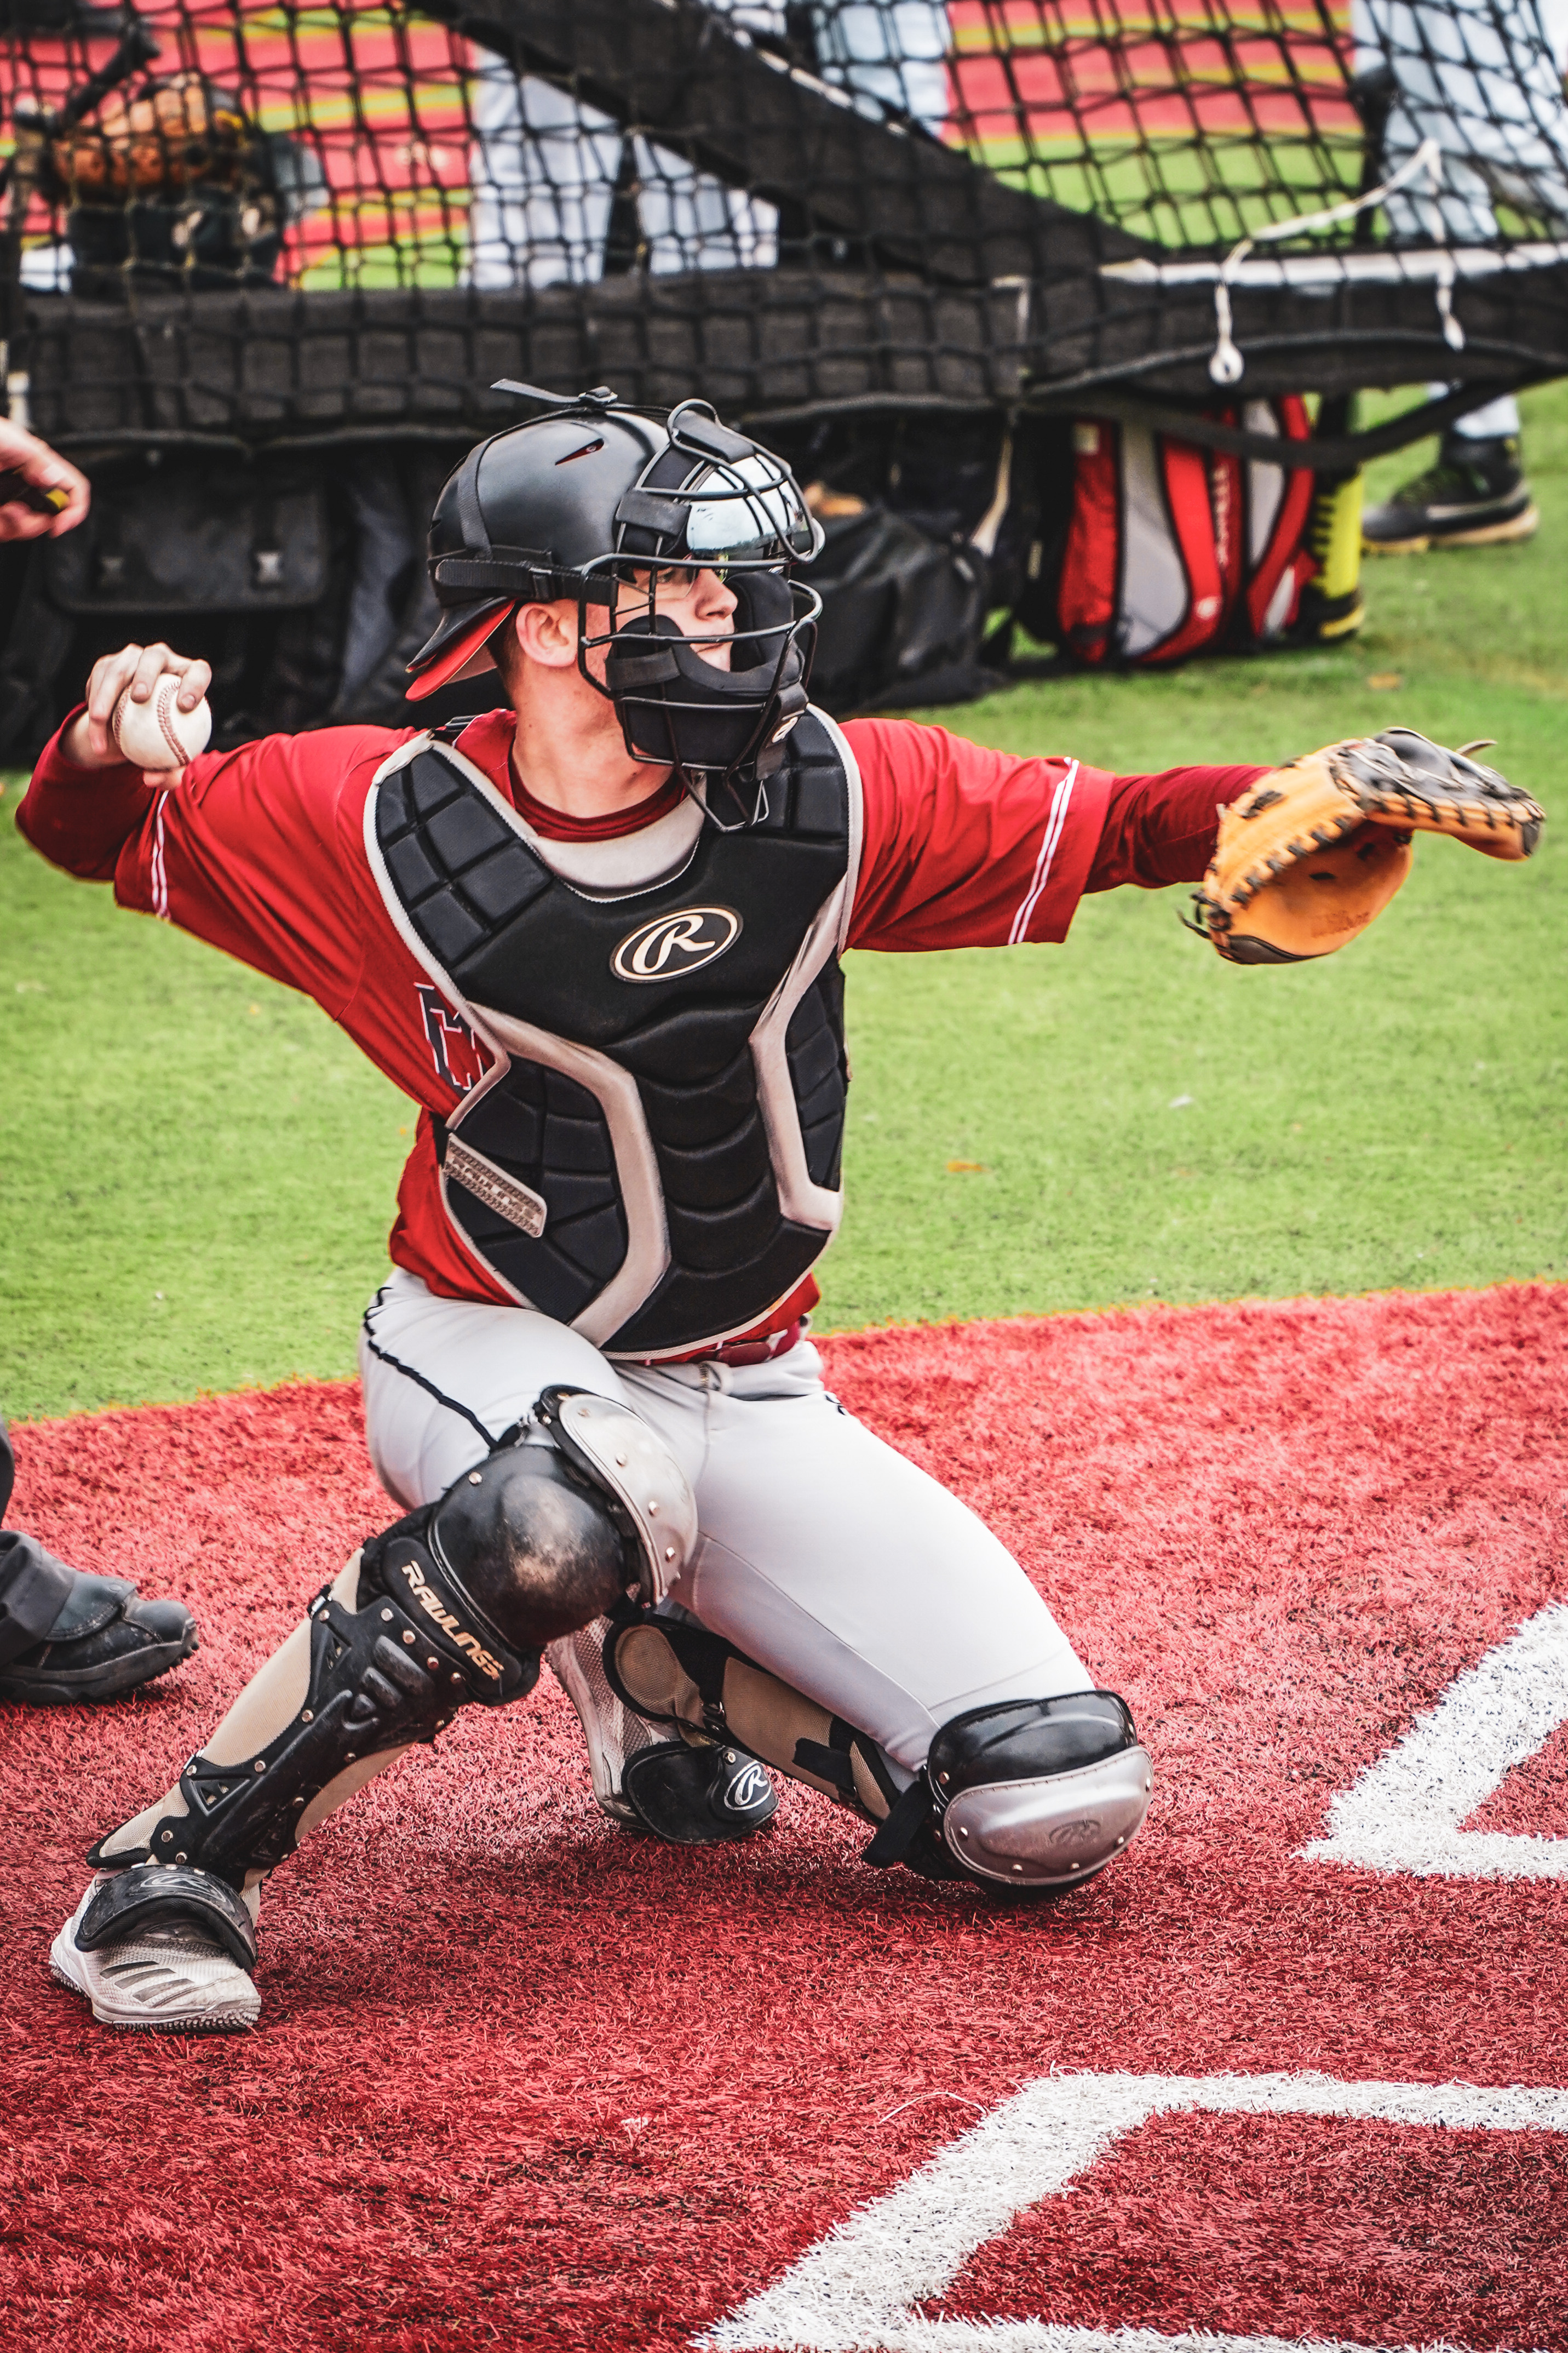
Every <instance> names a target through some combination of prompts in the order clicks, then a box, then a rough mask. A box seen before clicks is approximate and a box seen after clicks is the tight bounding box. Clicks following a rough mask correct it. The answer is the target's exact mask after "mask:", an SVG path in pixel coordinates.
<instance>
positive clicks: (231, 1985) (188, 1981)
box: [49, 1873, 261, 2034]
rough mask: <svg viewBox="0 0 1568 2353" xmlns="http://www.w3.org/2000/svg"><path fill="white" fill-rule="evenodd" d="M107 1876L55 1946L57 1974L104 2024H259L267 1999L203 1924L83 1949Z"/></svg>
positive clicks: (192, 2029) (52, 1956) (159, 2030)
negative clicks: (80, 1932)
mask: <svg viewBox="0 0 1568 2353" xmlns="http://www.w3.org/2000/svg"><path fill="white" fill-rule="evenodd" d="M107 1876H108V1874H107V1873H100V1874H99V1876H98V1877H97V1878H96V1879H94V1880H93V1882H92V1883H91V1885H90V1886H89V1888H88V1891H87V1894H85V1895H84V1896H83V1897H82V1899H81V1902H80V1903H79V1905H77V1907H76V1910H75V1911H74V1912H73V1913H72V1914H71V1916H70V1918H69V1919H68V1921H67V1922H66V1925H65V1926H64V1927H63V1928H62V1929H61V1930H60V1933H59V1935H58V1936H57V1937H56V1938H55V1941H54V1943H53V1944H52V1945H51V1946H50V1947H49V1967H50V1968H51V1969H52V1970H53V1972H54V1974H55V1976H56V1977H57V1978H58V1980H59V1982H60V1984H61V1985H63V1986H68V1987H69V1988H70V1989H71V1991H72V1993H79V1994H81V1995H82V1996H83V1997H84V1999H85V2000H88V2001H89V2002H91V2004H92V2014H93V2016H94V2018H96V2019H97V2020H98V2021H99V2023H100V2026H120V2027H130V2028H135V2029H140V2030H141V2031H142V2032H143V2033H152V2034H240V2033H243V2032H245V2031H246V2030H247V2028H249V2027H252V2026H254V2025H255V2023H256V2021H257V2020H258V2017H259V2016H260V2014H261V1996H260V1995H259V1994H258V1992H257V1990H256V1988H255V1986H254V1985H253V1984H252V1983H251V1981H250V1979H249V1978H247V1975H246V1973H245V1971H244V1970H243V1969H242V1968H240V1967H239V1964H238V1963H237V1961H234V1960H231V1959H230V1957H229V1956H228V1955H227V1953H226V1952H225V1951H224V1948H223V1947H222V1946H221V1945H220V1944H219V1942H218V1940H217V1938H216V1936H209V1935H208V1934H207V1932H206V1930H205V1928H203V1927H201V1926H199V1925H198V1924H197V1923H196V1922H195V1920H179V1919H174V1920H163V1921H159V1922H155V1923H149V1924H148V1925H147V1926H142V1927H138V1928H136V1929H133V1930H132V1933H131V1934H130V1935H128V1936H123V1937H121V1940H120V1941H119V1943H117V1944H110V1945H100V1946H98V1947H96V1948H95V1949H94V1950H93V1951H91V1952H88V1953H84V1952H83V1951H82V1950H81V1948H80V1947H79V1945H78V1943H77V1940H76V1932H77V1928H78V1926H79V1924H80V1922H81V1918H82V1915H83V1914H84V1913H85V1912H86V1910H87V1908H88V1905H89V1904H90V1903H91V1902H92V1899H93V1897H94V1896H95V1895H96V1894H98V1891H99V1889H100V1887H101V1886H102V1885H103V1883H104V1880H105V1878H106V1877H107Z"/></svg>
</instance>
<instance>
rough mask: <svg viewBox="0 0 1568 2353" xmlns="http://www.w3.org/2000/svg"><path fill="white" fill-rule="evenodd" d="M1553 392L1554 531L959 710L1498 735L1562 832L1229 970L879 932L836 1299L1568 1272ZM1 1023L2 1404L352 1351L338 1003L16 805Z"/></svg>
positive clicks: (1167, 899) (1565, 734) (1070, 720)
mask: <svg viewBox="0 0 1568 2353" xmlns="http://www.w3.org/2000/svg"><path fill="white" fill-rule="evenodd" d="M1526 408H1527V416H1528V427H1527V454H1528V458H1529V462H1530V468H1531V476H1532V479H1533V480H1534V482H1535V485H1536V489H1537V492H1538V495H1539V498H1540V503H1541V506H1542V513H1543V517H1544V521H1543V525H1542V533H1541V535H1540V537H1539V538H1538V539H1537V540H1536V541H1535V543H1533V544H1532V545H1531V546H1530V547H1527V548H1523V549H1509V550H1490V551H1479V552H1475V553H1470V554H1447V555H1439V556H1433V557H1427V558H1417V559H1408V558H1407V559H1389V558H1384V559H1383V560H1381V561H1379V562H1376V563H1373V564H1371V565H1369V566H1368V569H1367V577H1366V587H1367V595H1368V601H1369V605H1370V607H1371V621H1370V625H1369V627H1368V628H1367V630H1366V632H1365V633H1364V635H1363V637H1362V638H1361V639H1360V641H1359V642H1358V643H1356V644H1354V645H1352V646H1348V647H1345V648H1343V649H1339V650H1336V651H1333V652H1317V653H1310V654H1305V655H1293V656H1292V655H1282V656H1275V657H1271V658H1268V659H1260V660H1256V661H1223V662H1201V663H1194V665H1192V666H1191V667H1190V668H1189V669H1187V670H1181V671H1178V672H1176V673H1174V674H1173V675H1170V676H1164V677H1157V676H1147V677H1133V678H1083V679H1073V680H1068V681H1047V682H1044V683H1041V684H1038V685H1032V686H1020V687H1017V688H1015V689H1014V690H1012V691H1009V692H1008V693H1006V694H1005V695H999V696H997V697H995V698H994V699H993V700H992V701H990V702H984V703H981V704H976V705H973V706H971V707H970V708H968V709H967V710H965V711H963V712H957V713H954V714H952V722H953V724H954V725H955V726H957V727H959V728H960V729H962V730H963V732H964V733H969V734H973V735H974V736H976V737H978V738H981V739H983V740H984V741H986V742H988V743H993V744H1000V745H1003V746H1005V747H1006V748H1008V749H1010V750H1016V751H1046V750H1062V751H1068V752H1071V753H1074V754H1078V755H1079V757H1080V758H1083V759H1085V760H1088V761H1091V762H1095V763H1098V764H1102V765H1109V766H1116V767H1120V768H1122V769H1137V768H1147V767H1157V766H1162V765H1168V764H1171V763H1174V762H1176V761H1182V760H1215V761H1224V760H1244V759H1253V760H1258V761H1269V760H1274V759H1277V758H1281V757H1285V756H1287V755H1289V754H1291V753H1293V752H1298V751H1300V750H1304V749H1307V748H1310V746H1312V745H1314V744H1321V743H1323V742H1326V741H1329V740H1331V738H1333V737H1334V736H1336V735H1342V734H1349V733H1357V732H1364V731H1369V730H1374V729H1376V728H1378V727H1381V726H1386V725H1388V724H1390V723H1392V722H1394V720H1396V719H1398V720H1402V721H1406V722H1408V723H1412V724H1414V725H1416V726H1418V727H1421V728H1424V729H1425V730H1426V731H1427V732H1428V733H1432V734H1434V735H1436V736H1437V737H1438V738H1439V739H1441V740H1446V741H1447V742H1449V743H1462V742H1464V741H1466V740H1467V739H1468V738H1470V737H1473V736H1478V735H1496V736H1497V737H1498V738H1499V739H1500V743H1499V748H1498V751H1497V752H1496V754H1494V755H1493V756H1494V757H1495V758H1496V759H1497V761H1498V762H1499V763H1500V765H1501V766H1502V767H1503V769H1504V770H1505V772H1506V773H1507V774H1509V775H1510V776H1513V777H1514V778H1515V779H1516V780H1517V781H1518V782H1520V783H1521V784H1523V785H1526V786H1529V787H1530V788H1531V790H1533V791H1535V792H1537V793H1539V795H1540V796H1541V797H1542V799H1543V800H1544V801H1545V802H1546V804H1547V807H1548V808H1549V810H1553V811H1556V812H1557V813H1558V826H1557V830H1556V831H1555V832H1553V831H1552V829H1551V828H1549V829H1548V834H1547V839H1546V845H1545V847H1544V848H1543V849H1542V852H1541V854H1540V855H1539V856H1538V858H1537V859H1536V860H1534V861H1533V863H1532V864H1531V865H1530V866H1528V867H1524V868H1507V867H1499V866H1494V865H1492V864H1491V863H1490V862H1489V861H1488V860H1483V859H1480V858H1478V857H1475V856H1472V855H1470V854H1468V853H1467V852H1466V851H1464V850H1462V849H1459V848H1458V847H1457V846H1455V845H1454V844H1451V843H1447V842H1442V841H1423V842H1421V843H1419V844H1418V846H1417V865H1416V871H1415V876H1414V878H1413V880H1412V881H1411V882H1410V884H1409V885H1408V887H1407V888H1406V890H1405V892H1404V893H1403V894H1402V896H1401V897H1400V899H1399V900H1398V901H1397V902H1395V904H1394V907H1393V908H1392V909H1391V910H1390V911H1389V913H1387V914H1386V915H1385V916H1384V919H1383V920H1382V921H1381V922H1380V923H1378V924H1377V925H1376V927H1375V928H1374V930H1373V932H1372V933H1370V934H1368V935H1367V937H1366V938H1364V939H1363V940H1362V941H1361V942H1359V943H1358V944H1356V945H1355V946H1353V947H1352V948H1350V949H1348V950H1346V951H1345V952H1344V953H1342V955H1337V956H1334V957H1331V958H1330V959H1328V960H1327V961H1326V962H1324V963H1322V964H1320V965H1310V966H1305V967H1301V968H1298V969H1292V970H1284V971H1246V970H1233V969H1232V968H1230V967H1228V966H1226V965H1222V964H1221V963H1220V962H1219V960H1218V958H1217V957H1216V956H1215V955H1214V953H1213V951H1212V950H1211V949H1210V948H1208V947H1206V946H1205V944H1203V943H1202V942H1201V941H1199V940H1196V939H1194V938H1192V937H1191V936H1190V935H1189V934H1186V933H1185V932H1184V931H1183V930H1182V929H1181V927H1180V925H1179V924H1178V923H1177V920H1176V911H1177V907H1178V905H1179V903H1180V901H1181V894H1180V893H1179V892H1158V893H1144V892H1117V893H1113V894H1112V895H1111V896H1110V897H1108V898H1105V899H1100V900H1096V901H1091V902H1087V903H1086V904H1085V905H1084V907H1083V908H1082V909H1081V910H1080V912H1079V916H1078V919H1077V921H1076V923H1075V924H1074V927H1073V933H1072V937H1071V939H1070V941H1069V942H1068V945H1067V946H1066V948H1065V949H1058V948H1033V947H1030V948H1019V949H1011V950H1001V951H994V952H982V951H971V952H965V953H961V954H956V955H943V956H926V957H909V956H900V957H893V956H869V955H858V956H856V957H854V958H853V959H852V960H851V962H852V970H851V974H850V987H849V1006H850V1027H851V1043H852V1047H853V1051H854V1059H855V1073H856V1082H855V1087H854V1091H853V1094H852V1096H851V1103H850V1127H849V1145H848V1153H847V1180H848V1188H849V1208H848V1213H847V1218H846V1221H845V1229H844V1232H843V1235H842V1237H841V1238H840V1240H839V1241H838V1243H837V1245H836V1247H835V1249H834V1250H833V1251H832V1252H831V1253H830V1254H829V1256H828V1258H827V1259H826V1261H825V1263H824V1267H823V1281H824V1291H825V1293H826V1313H825V1315H824V1317H823V1318H822V1322H823V1324H824V1325H825V1326H826V1327H827V1328H833V1327H835V1326H844V1325H854V1324H871V1323H881V1322H885V1321H894V1320H900V1319H910V1318H921V1317H942V1316H951V1315H964V1316H968V1315H984V1314H1022V1313H1027V1312H1035V1311H1040V1310H1049V1309H1059V1308H1070V1307H1088V1306H1095V1305H1100V1304H1104V1303H1111V1302H1115V1301H1125V1300H1141V1299H1151V1298H1161V1299H1167V1300H1201V1299H1215V1298H1227V1297H1233V1296H1236V1295H1237V1294H1243V1293H1262V1294H1266V1295H1289V1294H1291V1293H1299V1292H1303V1291H1326V1292H1353V1291H1358V1290H1362V1289H1370V1288H1384V1287H1389V1286H1394V1285H1413V1286H1418V1287H1439V1286H1444V1285H1447V1284H1475V1283H1485V1282H1498V1281H1501V1280H1506V1279H1508V1278H1510V1277H1523V1276H1534V1275H1545V1276H1551V1277H1557V1278H1561V1277H1563V1276H1564V1275H1568V1244H1565V1241H1564V1229H1565V1211H1568V1182H1565V1169H1568V1135H1565V1132H1564V1119H1565V1113H1564V1076H1565V1067H1568V1018H1565V1017H1568V990H1565V988H1564V986H1563V935H1564V883H1563V874H1564V857H1565V852H1564V849H1563V833H1564V831H1565V830H1568V793H1565V792H1564V791H1563V783H1562V772H1563V766H1564V759H1563V746H1564V744H1568V652H1565V644H1568V639H1565V633H1564V622H1565V620H1568V387H1564V386H1561V385H1559V386H1552V387H1551V388H1550V389H1548V390H1545V391H1542V392H1540V393H1537V394H1534V395H1532V396H1531V397H1530V398H1529V400H1528V401H1527V403H1526ZM1415 461H1416V462H1418V461H1419V453H1415ZM1412 462H1413V456H1412V453H1405V455H1403V456H1402V457H1400V458H1398V459H1392V460H1388V461H1386V462H1385V463H1384V465H1382V466H1381V467H1379V468H1378V469H1377V470H1376V472H1375V474H1374V477H1373V491H1377V490H1378V489H1379V488H1386V487H1387V486H1388V484H1389V483H1390V482H1391V481H1392V480H1395V479H1397V478H1398V476H1399V475H1400V474H1401V473H1402V472H1405V471H1408V470H1410V467H1411V465H1412ZM1395 679H1396V680H1397V681H1399V683H1398V684H1397V685H1392V684H1389V683H1387V682H1386V681H1390V680H1395ZM1373 681H1380V682H1379V683H1375V684H1374V683H1373ZM15 795H16V786H15V784H13V786H12V787H11V791H10V794H9V796H8V802H9V805H11V806H14V803H15ZM4 806H5V804H0V807H4ZM0 1013H3V1017H4V1021H5V1065H4V1067H5V1082H6V1083H5V1090H4V1103H3V1108H0V1123H3V1126H0V1166H3V1168H4V1186H5V1217H4V1219H3V1220H0V1299H3V1300H4V1303H5V1304H4V1310H3V1314H4V1339H3V1343H0V1406H3V1407H4V1409H5V1410H7V1411H9V1412H10V1413H13V1414H21V1415H27V1414H39V1413H59V1412H64V1411H68V1410H69V1409H73V1408H90V1407H97V1406H101V1405H103V1404H106V1403H108V1402H109V1401H110V1400H114V1399H120V1400H125V1401H132V1400H139V1399H142V1398H182V1397H188V1396H191V1395H193V1394H195V1392H196V1391H198V1390H200V1389H203V1388H213V1389H222V1388H235V1387H237V1386H239V1385H241V1384H244V1383H247V1382H272V1381H277V1380H280V1379H282V1378H284V1377H287V1376H288V1375H289V1374H292V1373H301V1374H339V1373H345V1372H348V1371H350V1370H351V1369H352V1367H353V1340H354V1332H355V1327H356V1324H357V1319H358V1314H359V1311H360V1307H361V1304H362V1303H363V1299H364V1298H365V1296H366V1295H367V1294H368V1293H369V1292H370V1291H371V1290H372V1289H373V1288H374V1284H375V1283H376V1282H377V1281H378V1280H379V1279H380V1276H381V1273H382V1270H383V1267H384V1236H385V1232H386V1229H387V1226H388V1224H389V1222H390V1219H391V1215H392V1206H393V1195H394V1190H395V1184H396V1179H397V1172H398V1168H399V1166H400V1165H401V1161H402V1158H403V1155H404V1153H405V1151H406V1149H407V1143H408V1131H409V1129H410V1127H411V1124H412V1114H411V1113H410V1111H409V1108H408V1106H407V1105H406V1104H405V1103H404V1102H403V1100H402V1099H401V1098H400V1097H399V1096H398V1095H397V1094H396V1093H395V1092H394V1090H393V1089H392V1088H391V1087H390V1086H388V1085H387V1084H386V1082H384V1080H382V1079H380V1078H379V1077H378V1076H377V1075H376V1074H375V1072H374V1071H372V1070H371V1069H370V1068H369V1067H368V1065H366V1064H364V1063H363V1062H362V1061H361V1060H360V1059H359V1057H358V1056H357V1054H356V1053H355V1052H354V1051H353V1049H352V1048H351V1047H350V1046H349V1045H348V1044H347V1043H346V1041H345V1040H344V1039H342V1038H341V1037H340V1036H339V1035H338V1034H337V1032H336V1031H335V1030H333V1029H331V1026H330V1024H329V1023H328V1022H327V1021H326V1020H325V1019H324V1018H323V1017H322V1016H321V1014H319V1013H318V1012H317V1011H316V1010H315V1009H314V1008H312V1007H311V1006H310V1005H307V1004H305V1003H304V1002H303V1001H302V1000H300V999H299V998H297V997H292V996H290V995H289V993H288V992H287V991H286V990H283V989H280V988H278V987H274V986H272V985H271V984H269V983H268V982H265V981H262V980H259V979H258V978H256V977H254V976H251V975H250V974H247V973H246V972H244V971H242V970H241V969H240V968H239V967H238V966H237V965H232V964H230V963H228V962H226V960H225V959H224V958H222V957H220V956H218V955H215V954H214V953H212V952H211V951H210V950H208V949H205V948H204V947H201V946H199V945H197V944H195V942H193V941H190V940H187V939H184V938H182V937H181V936H180V935H179V934H176V933H174V932H172V931H171V930H169V929H168V928H167V927H166V926H165V925H162V924H155V923H152V922H150V921H148V920H146V919H145V918H142V917H139V916H132V915H126V914H122V913H119V912H118V911H116V909H115V908H114V907H113V906H112V905H111V903H110V897H109V893H108V892H107V891H106V890H103V889H101V888H97V887H93V886H88V885H82V884H78V883H73V882H69V881H67V880H66V879H65V878H64V877H63V876H60V875H58V874H55V873H53V872H52V871H50V870H49V869H47V868H46V867H45V866H44V865H43V864H42V862H41V861H40V860H38V859H37V858H36V857H35V856H34V855H33V853H32V852H31V851H30V850H28V849H26V846H25V845H24V844H23V843H22V841H21V840H20V839H19V838H18V837H17V836H16V834H15V832H14V830H13V829H12V828H11V827H10V826H9V825H8V824H0ZM953 1161H963V1162H974V1163H978V1164H980V1166H978V1167H977V1168H971V1169H962V1170H950V1167H949V1165H948V1164H949V1163H950V1162H953Z"/></svg>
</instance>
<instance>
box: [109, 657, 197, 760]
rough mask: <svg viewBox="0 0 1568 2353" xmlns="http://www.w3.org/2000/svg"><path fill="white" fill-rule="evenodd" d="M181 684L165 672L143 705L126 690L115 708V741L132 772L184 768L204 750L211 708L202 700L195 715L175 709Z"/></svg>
mask: <svg viewBox="0 0 1568 2353" xmlns="http://www.w3.org/2000/svg"><path fill="white" fill-rule="evenodd" d="M181 683H182V681H180V679H178V678H177V677H176V676H175V674H174V671H173V670H165V671H164V672H163V676H162V678H160V679H159V681H158V682H157V684H156V685H155V686H154V687H153V691H152V693H151V694H150V695H149V696H148V698H147V701H146V702H132V699H131V689H130V688H129V687H127V688H126V690H125V691H124V693H123V694H122V695H121V698H120V700H119V702H117V703H116V704H115V706H114V717H113V719H112V721H111V722H110V725H111V727H112V729H113V733H114V740H115V742H116V743H117V744H119V746H120V749H121V752H122V753H123V754H124V755H125V757H126V759H127V760H129V761H130V763H131V765H132V767H133V768H183V767H184V765H185V762H186V761H187V760H194V759H195V756H196V754H197V753H198V752H205V750H206V747H207V744H208V742H209V740H210V738H211V735H212V732H213V714H212V706H211V704H210V703H209V702H207V701H206V700H205V697H204V698H203V700H202V701H201V702H198V703H197V705H196V707H195V710H194V711H181V710H179V709H177V708H176V698H177V696H178V694H179V691H180V687H181Z"/></svg>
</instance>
